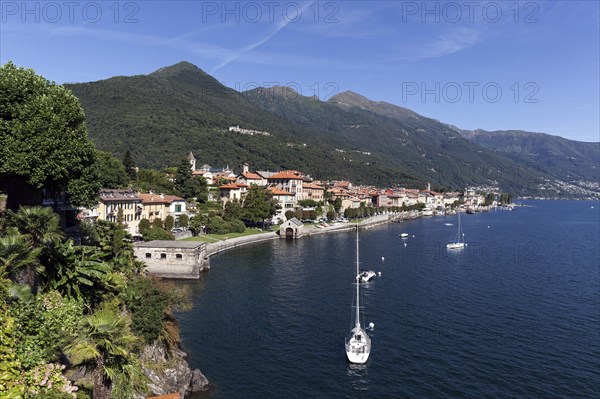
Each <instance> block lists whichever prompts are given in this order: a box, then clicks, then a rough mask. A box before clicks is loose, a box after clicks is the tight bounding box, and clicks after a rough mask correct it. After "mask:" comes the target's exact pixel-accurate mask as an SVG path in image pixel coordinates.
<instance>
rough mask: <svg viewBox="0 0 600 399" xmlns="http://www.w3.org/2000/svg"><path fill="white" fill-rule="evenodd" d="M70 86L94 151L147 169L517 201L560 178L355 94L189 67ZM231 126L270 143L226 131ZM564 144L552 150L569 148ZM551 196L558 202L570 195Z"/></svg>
mask: <svg viewBox="0 0 600 399" xmlns="http://www.w3.org/2000/svg"><path fill="white" fill-rule="evenodd" d="M66 86H67V87H68V88H69V89H71V90H72V91H73V92H74V94H75V95H76V96H77V97H79V99H80V101H81V104H82V106H83V108H84V110H85V112H86V122H87V123H88V127H89V131H90V136H91V137H92V139H93V140H94V141H95V142H96V143H97V145H98V147H99V148H101V149H103V150H107V151H110V152H112V153H114V154H116V155H121V154H123V153H124V151H125V150H126V149H127V148H130V149H131V150H132V153H133V154H134V156H136V157H137V158H138V159H140V162H139V163H140V165H141V166H144V167H162V166H166V165H167V164H169V163H170V164H173V163H175V162H176V161H175V159H176V158H177V157H179V156H180V155H181V154H187V153H189V150H193V151H194V154H198V155H197V157H198V158H202V159H203V161H202V162H203V163H212V164H222V165H225V164H234V165H237V164H241V163H243V162H250V163H251V164H252V165H253V167H256V168H272V169H278V168H281V169H283V168H289V169H302V170H306V171H307V172H308V173H311V174H312V175H313V176H315V177H320V178H332V179H348V180H353V181H355V182H357V183H367V182H371V183H374V184H378V185H391V184H398V183H400V184H403V185H406V186H413V187H414V186H419V187H422V185H423V184H424V182H425V181H430V182H432V184H433V185H434V187H438V188H449V189H450V188H452V189H458V188H461V187H463V188H464V186H465V185H478V186H486V185H487V186H500V189H502V190H504V191H511V192H514V193H516V194H523V195H526V194H527V195H538V194H544V190H545V188H542V185H543V184H549V183H548V182H551V181H553V179H554V180H556V179H557V176H556V174H557V173H559V172H561V171H563V170H564V168H563V169H561V168H558V169H556V170H554V169H552V165H545V164H544V163H535V162H533V163H530V164H527V162H528V160H527V159H526V158H524V157H523V155H522V154H519V156H518V157H517V156H515V155H514V154H507V153H506V152H503V151H501V149H500V150H498V149H497V148H494V145H495V144H494V143H490V142H488V143H483V144H481V143H478V142H477V140H476V139H475V136H476V134H472V135H471V136H469V135H468V134H464V132H466V131H462V132H463V133H461V130H460V129H457V128H455V127H452V126H451V125H447V124H444V123H441V122H439V121H436V120H434V119H431V118H427V117H424V116H421V115H419V114H417V113H415V112H414V111H412V110H409V109H406V108H402V107H399V106H396V105H393V104H389V103H386V102H383V101H378V102H377V101H372V100H370V99H368V98H367V97H364V96H362V95H360V94H357V93H354V92H351V91H346V92H342V93H339V94H337V95H335V96H333V97H332V98H330V99H329V100H327V101H321V100H319V99H318V98H316V97H304V96H301V95H299V94H298V93H297V92H296V91H295V90H293V88H289V87H282V86H276V87H272V88H256V89H253V90H249V91H246V92H242V93H240V92H238V91H235V90H233V89H231V88H228V87H226V86H224V85H222V84H221V83H220V82H218V81H217V80H216V79H215V78H214V77H212V76H210V75H209V74H207V73H206V72H204V71H202V70H201V69H200V68H198V67H196V66H195V65H193V64H191V63H187V62H181V63H177V64H175V65H172V66H170V67H164V68H160V69H158V70H156V71H154V72H152V73H150V74H148V75H136V76H132V77H114V78H109V79H106V80H101V81H98V82H90V83H82V84H69V85H66ZM236 125H240V127H243V128H246V129H255V130H260V131H268V132H270V133H272V136H269V137H252V136H243V135H239V134H235V133H231V132H228V127H229V126H236ZM564 140H566V142H561V143H559V144H556V145H560V146H566V144H568V143H569V140H568V139H564ZM565 143H566V144H565ZM507 155H510V156H507ZM594 159H595V158H594ZM594 159H592V162H591V166H590V162H587V159H586V162H584V165H586V166H585V167H593V166H594V162H595V161H594ZM515 163H518V164H517V165H516V164H515ZM523 166H527V168H528V172H527V175H526V176H520V177H519V178H518V179H517V178H514V169H516V168H519V169H520V170H524V168H523ZM530 166H532V167H530ZM560 166H561V167H563V166H564V165H560ZM561 173H562V172H561ZM511 175H513V176H512V177H511ZM579 175H581V176H579ZM579 175H578V176H575V177H577V178H589V176H590V173H588V172H587V170H586V173H583V174H581V173H580V174H579ZM567 177H568V176H567ZM553 189H555V191H556V193H557V196H562V195H570V194H569V193H568V192H566V191H564V190H563V189H561V188H560V187H558V186H556V187H554V188H553ZM546 193H547V192H546Z"/></svg>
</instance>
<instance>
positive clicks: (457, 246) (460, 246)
mask: <svg viewBox="0 0 600 399" xmlns="http://www.w3.org/2000/svg"><path fill="white" fill-rule="evenodd" d="M464 247H465V243H464V242H452V243H450V244H447V245H446V248H448V249H463V248H464Z"/></svg>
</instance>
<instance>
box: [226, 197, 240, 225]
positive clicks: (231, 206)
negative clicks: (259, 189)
mask: <svg viewBox="0 0 600 399" xmlns="http://www.w3.org/2000/svg"><path fill="white" fill-rule="evenodd" d="M242 214H243V209H242V204H241V203H240V202H239V201H238V200H237V199H234V200H232V201H227V203H226V204H225V209H224V210H223V219H225V220H227V221H228V222H231V221H232V220H236V219H241V218H242Z"/></svg>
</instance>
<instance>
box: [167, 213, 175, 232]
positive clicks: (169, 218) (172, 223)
mask: <svg viewBox="0 0 600 399" xmlns="http://www.w3.org/2000/svg"><path fill="white" fill-rule="evenodd" d="M173 227H175V219H173V216H171V215H169V216H167V217H166V218H165V230H167V231H171V230H173Z"/></svg>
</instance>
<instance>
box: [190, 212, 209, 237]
mask: <svg viewBox="0 0 600 399" xmlns="http://www.w3.org/2000/svg"><path fill="white" fill-rule="evenodd" d="M207 223H208V219H207V218H206V216H204V215H196V216H194V217H192V218H191V219H190V223H189V228H190V230H192V234H193V235H195V236H197V235H198V234H200V233H202V229H203V227H202V226H204V227H206V224H207Z"/></svg>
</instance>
